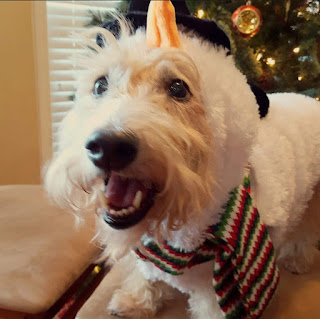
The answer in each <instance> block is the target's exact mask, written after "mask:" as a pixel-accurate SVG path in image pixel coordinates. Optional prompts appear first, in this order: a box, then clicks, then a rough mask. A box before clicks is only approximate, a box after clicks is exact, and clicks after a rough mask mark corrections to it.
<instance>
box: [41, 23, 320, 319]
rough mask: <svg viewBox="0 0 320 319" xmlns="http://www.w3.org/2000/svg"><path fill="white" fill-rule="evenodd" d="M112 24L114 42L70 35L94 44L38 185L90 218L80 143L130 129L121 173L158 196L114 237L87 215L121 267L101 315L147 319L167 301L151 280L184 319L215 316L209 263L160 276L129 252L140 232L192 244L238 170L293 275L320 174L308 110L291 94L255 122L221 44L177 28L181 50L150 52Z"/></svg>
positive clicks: (94, 186) (98, 179) (92, 185)
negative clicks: (184, 310)
mask: <svg viewBox="0 0 320 319" xmlns="http://www.w3.org/2000/svg"><path fill="white" fill-rule="evenodd" d="M120 22H121V25H122V27H121V28H122V35H121V37H120V39H119V40H116V39H115V38H114V36H113V35H112V34H111V33H110V32H108V31H106V30H101V29H93V30H92V31H89V32H88V33H87V34H85V35H83V36H82V38H83V39H84V41H85V43H87V44H88V43H89V42H88V41H89V38H90V37H91V36H92V34H95V33H97V32H100V33H101V34H102V35H103V37H104V38H105V44H106V46H105V48H100V47H97V46H96V45H95V44H91V45H90V46H91V47H92V48H93V49H94V51H93V50H91V51H90V52H89V53H88V56H86V57H82V58H81V59H79V61H81V63H82V65H83V66H84V67H85V69H86V71H85V72H84V74H82V76H81V77H80V80H79V85H78V91H77V97H76V99H77V102H76V105H75V107H74V109H73V110H71V111H70V113H69V114H68V115H67V117H66V118H65V119H64V121H63V122H62V124H61V130H60V137H59V143H60V144H59V152H58V155H57V156H56V158H55V159H53V161H52V163H51V164H50V166H49V168H48V171H47V173H46V179H45V184H46V188H47V190H48V192H49V193H50V195H51V196H52V198H53V199H54V200H55V201H56V202H57V203H58V204H59V205H61V206H71V207H73V208H74V209H76V210H77V211H80V212H81V211H84V210H85V211H88V210H89V211H90V210H92V209H95V210H97V212H98V213H99V211H100V208H101V207H102V205H103V203H102V201H101V200H100V199H99V192H100V191H99V189H100V187H101V184H102V183H103V178H102V175H101V173H102V172H101V171H100V170H99V169H98V168H96V167H95V166H94V165H93V164H92V163H91V161H90V160H89V159H88V157H87V154H86V150H85V147H84V145H85V142H86V140H87V139H88V137H89V136H90V134H91V133H92V132H94V131H96V130H98V129H104V130H116V131H131V132H134V133H135V134H137V135H138V136H139V139H140V141H141V145H140V148H139V153H138V157H137V159H136V160H135V161H134V162H133V163H132V164H131V165H130V166H129V167H127V168H125V169H124V170H123V171H122V172H121V174H123V175H124V176H127V177H137V176H139V178H140V179H146V180H149V181H153V182H156V183H157V185H159V186H160V190H161V192H160V193H159V194H158V197H157V200H156V203H155V205H154V206H153V208H152V209H151V210H150V212H149V213H148V215H147V217H146V218H145V219H144V220H143V221H142V222H140V223H139V224H138V225H136V226H134V227H132V228H129V229H127V230H122V231H118V230H114V229H112V228H110V227H109V226H108V225H107V224H106V223H104V222H103V221H102V219H99V223H100V224H101V225H100V226H101V227H100V234H99V235H100V238H101V241H102V243H104V244H106V250H105V255H106V256H108V257H109V258H111V259H113V260H118V259H119V258H122V257H123V256H125V255H127V257H126V258H127V259H128V263H129V264H130V267H132V274H131V275H130V276H129V277H128V280H127V281H126V283H125V285H124V286H123V287H122V289H121V290H120V291H117V292H116V294H115V296H114V298H113V299H112V301H111V304H110V305H109V309H110V311H111V312H112V313H117V314H118V315H124V316H126V317H130V318H140V317H141V318H142V317H145V318H150V317H151V316H153V315H154V314H155V313H156V311H157V310H158V309H159V307H160V305H161V304H162V301H161V300H162V299H163V297H164V299H167V298H169V296H170V294H167V293H166V292H165V288H164V286H163V285H161V284H158V283H156V284H153V283H152V282H156V281H159V280H161V281H165V282H167V283H168V284H169V285H171V286H173V287H176V288H178V289H180V290H181V291H183V292H185V293H188V294H189V295H190V301H189V304H190V311H191V314H192V316H193V318H196V319H200V318H201V319H203V318H222V313H221V311H220V309H219V306H218V304H217V302H216V300H215V298H214V293H213V291H212V286H211V271H212V265H211V264H210V262H209V263H205V264H202V265H199V266H196V267H193V268H192V269H190V270H188V271H186V273H185V274H184V275H183V276H175V277H172V276H170V275H168V274H166V273H164V272H161V271H160V270H159V269H157V268H155V267H154V266H153V265H152V264H148V263H143V262H139V261H137V260H136V259H135V258H133V257H132V256H130V250H131V249H132V248H133V247H135V246H137V245H139V241H140V238H141V236H142V234H144V233H145V232H149V234H154V235H155V236H156V235H157V236H160V237H164V238H169V239H170V240H171V242H172V243H173V244H174V245H176V246H179V247H181V248H182V249H186V250H190V249H193V248H195V247H197V246H198V245H199V244H200V243H201V242H202V241H203V237H202V233H203V231H204V230H205V229H206V227H207V226H208V225H210V224H213V223H215V222H216V221H217V220H218V218H219V212H220V207H221V205H222V204H223V203H224V202H225V201H226V199H227V196H228V193H229V191H230V190H231V189H232V188H234V187H235V186H237V185H238V184H239V183H240V181H241V178H242V173H243V167H244V166H245V165H246V164H248V163H250V165H251V168H252V192H253V197H254V200H255V203H256V204H257V207H258V209H259V211H260V214H261V217H262V220H263V222H264V223H265V224H266V225H267V226H268V228H269V231H270V235H271V237H272V240H273V244H274V246H275V247H276V249H277V252H278V255H279V260H280V261H282V262H283V263H284V265H286V266H287V267H288V268H289V269H290V270H291V271H293V272H303V271H305V270H306V269H307V268H308V266H309V264H310V262H311V260H312V249H313V244H314V240H315V239H316V232H317V228H315V227H314V226H315V222H313V221H315V219H316V218H315V215H320V214H319V211H318V208H317V207H318V206H315V208H313V210H312V212H310V213H309V214H307V215H305V216H308V217H304V212H305V210H306V208H307V206H308V202H309V200H310V199H311V198H312V195H313V193H314V188H315V186H316V185H317V183H318V182H319V179H320V126H319V125H318V123H319V120H320V105H319V103H317V102H316V101H314V100H312V99H311V98H307V97H304V96H301V95H297V94H273V95H270V96H269V98H270V102H271V106H270V111H269V115H268V116H267V118H265V119H262V120H260V119H259V114H258V106H257V104H256V100H255V97H254V95H253V94H252V92H251V90H250V88H249V86H248V84H247V82H246V78H245V77H244V76H243V75H242V74H241V73H240V72H239V71H238V70H237V69H236V67H235V65H234V61H233V59H232V57H231V56H226V52H225V51H224V50H223V49H222V48H219V47H214V46H212V45H211V44H210V43H207V42H205V41H202V40H201V39H199V37H196V36H194V35H193V34H190V33H189V34H186V33H183V32H180V37H181V42H182V44H183V48H182V49H172V48H170V49H150V48H149V47H148V46H147V45H146V43H145V31H144V30H143V29H139V30H137V31H136V33H135V34H134V35H130V32H129V27H128V25H127V24H126V23H125V22H123V21H120ZM106 74H108V78H109V88H108V94H106V95H105V96H104V97H102V98H100V99H96V98H94V97H93V96H92V94H91V92H92V88H93V85H94V82H95V80H96V79H97V78H99V77H100V76H102V75H106ZM166 78H171V79H172V78H181V79H183V80H184V81H185V82H186V83H187V84H188V86H189V87H190V90H191V92H192V97H191V98H190V100H189V101H188V102H186V103H179V102H174V101H172V100H170V99H168V96H167V93H166V91H165V90H164V89H163V83H164V82H165V81H166ZM317 217H318V216H317ZM298 230H299V231H298ZM137 269H139V271H140V272H141V273H142V274H143V276H141V275H139V273H137V272H136V271H137ZM123 300H126V302H124V301H123Z"/></svg>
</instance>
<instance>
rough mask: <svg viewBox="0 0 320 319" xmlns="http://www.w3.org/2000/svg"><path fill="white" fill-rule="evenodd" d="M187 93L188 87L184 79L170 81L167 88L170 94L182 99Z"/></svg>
mask: <svg viewBox="0 0 320 319" xmlns="http://www.w3.org/2000/svg"><path fill="white" fill-rule="evenodd" d="M188 93H189V87H188V85H187V84H186V83H185V82H184V81H182V80H180V79H175V80H173V81H172V82H171V85H170V89H169V94H170V96H172V97H175V98H178V99H183V98H185V97H187V95H188Z"/></svg>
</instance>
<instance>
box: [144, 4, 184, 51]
mask: <svg viewBox="0 0 320 319" xmlns="http://www.w3.org/2000/svg"><path fill="white" fill-rule="evenodd" d="M147 44H148V45H149V46H150V47H152V48H157V47H161V48H169V47H175V48H179V47H180V46H181V42H180V38H179V33H178V27H177V24H176V14H175V9H174V6H173V5H172V3H171V1H155V0H154V1H151V2H150V5H149V10H148V16H147Z"/></svg>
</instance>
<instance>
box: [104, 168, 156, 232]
mask: <svg viewBox="0 0 320 319" xmlns="http://www.w3.org/2000/svg"><path fill="white" fill-rule="evenodd" d="M105 184H106V188H105V193H104V196H105V204H106V206H105V208H104V214H103V218H104V220H105V222H106V223H107V224H108V225H109V226H111V227H112V228H115V229H125V228H129V227H132V226H134V225H136V224H137V223H139V222H140V221H141V220H142V219H143V218H144V217H145V216H146V214H147V213H148V211H149V210H150V208H151V207H152V205H153V203H154V200H155V195H156V193H157V191H156V187H155V186H154V185H150V186H149V187H148V186H146V184H145V183H143V182H142V181H140V180H138V179H133V178H124V177H121V176H120V175H117V174H116V173H115V172H112V173H111V175H110V177H109V178H108V179H107V180H106V181H105Z"/></svg>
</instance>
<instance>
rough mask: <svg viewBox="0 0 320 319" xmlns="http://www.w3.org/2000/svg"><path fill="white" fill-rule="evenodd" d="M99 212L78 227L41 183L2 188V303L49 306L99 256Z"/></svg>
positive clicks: (28, 308)
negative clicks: (54, 203)
mask: <svg viewBox="0 0 320 319" xmlns="http://www.w3.org/2000/svg"><path fill="white" fill-rule="evenodd" d="M94 234H95V226H94V214H92V215H91V216H87V218H86V223H84V225H83V226H82V227H80V228H78V229H77V228H76V226H75V219H74V216H73V215H72V214H69V213H66V212H65V211H62V210H59V209H57V208H55V207H53V206H52V205H50V204H49V203H48V200H47V198H46V196H45V194H44V191H43V189H42V187H41V186H39V185H34V186H31V185H30V186H26V185H24V186H1V187H0V308H4V309H10V310H15V311H23V312H29V313H38V312H42V311H45V310H47V309H48V308H49V307H50V306H51V305H52V304H53V303H54V302H55V301H56V300H57V299H58V298H59V297H60V296H61V295H62V294H63V292H64V291H65V290H66V289H67V288H68V287H69V286H70V285H71V284H72V283H73V281H74V280H75V279H76V278H77V277H78V276H79V275H80V274H81V273H82V272H83V270H84V269H85V268H86V267H87V266H88V265H89V264H90V263H91V262H92V261H93V259H94V256H95V255H96V254H97V250H98V249H97V247H96V246H95V245H94V244H93V243H90V240H91V239H92V238H93V236H94Z"/></svg>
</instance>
